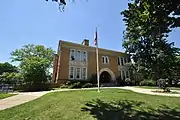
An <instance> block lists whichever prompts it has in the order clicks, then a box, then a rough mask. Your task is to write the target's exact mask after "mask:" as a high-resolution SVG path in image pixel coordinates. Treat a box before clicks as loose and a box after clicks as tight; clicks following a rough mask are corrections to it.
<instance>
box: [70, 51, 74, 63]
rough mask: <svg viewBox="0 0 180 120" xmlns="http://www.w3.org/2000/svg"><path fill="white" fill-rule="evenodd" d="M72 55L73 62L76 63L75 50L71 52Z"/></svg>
mask: <svg viewBox="0 0 180 120" xmlns="http://www.w3.org/2000/svg"><path fill="white" fill-rule="evenodd" d="M70 55H71V61H74V60H75V50H71V51H70Z"/></svg>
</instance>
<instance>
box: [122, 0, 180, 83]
mask: <svg viewBox="0 0 180 120" xmlns="http://www.w3.org/2000/svg"><path fill="white" fill-rule="evenodd" d="M164 3H166V1H165V0H161V2H159V1H158V0H154V1H152V0H134V1H132V2H131V3H129V4H128V9H127V10H124V11H123V12H122V15H123V16H124V19H123V20H124V21H125V23H126V30H125V31H124V42H123V46H124V48H125V49H126V52H127V53H129V54H131V55H132V57H133V59H134V61H135V62H136V64H138V66H142V68H144V70H145V71H146V73H148V75H150V76H151V77H153V78H154V79H155V80H156V79H158V78H160V77H167V76H169V75H171V74H170V68H171V65H172V64H173V62H174V61H175V58H176V54H177V53H178V52H179V50H178V49H176V48H174V46H173V44H174V43H169V42H168V41H167V37H168V33H169V32H170V31H171V29H172V28H173V27H179V26H180V24H179V17H178V15H180V14H179V13H178V12H177V11H178V10H179V5H180V2H175V1H174V0H173V1H172V2H170V3H171V5H172V4H173V8H171V5H169V4H168V5H165V4H164Z"/></svg>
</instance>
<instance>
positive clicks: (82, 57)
mask: <svg viewBox="0 0 180 120" xmlns="http://www.w3.org/2000/svg"><path fill="white" fill-rule="evenodd" d="M84 52H85V53H86V61H84ZM81 54H82V56H81V61H82V62H88V57H87V56H88V55H87V51H84V50H82V51H81Z"/></svg>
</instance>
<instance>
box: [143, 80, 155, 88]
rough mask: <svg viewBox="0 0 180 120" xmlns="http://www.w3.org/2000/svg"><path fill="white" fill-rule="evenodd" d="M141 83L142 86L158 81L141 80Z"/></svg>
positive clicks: (151, 84)
mask: <svg viewBox="0 0 180 120" xmlns="http://www.w3.org/2000/svg"><path fill="white" fill-rule="evenodd" d="M140 85H141V86H155V85H156V82H155V81H153V80H151V79H150V80H143V81H141V82H140Z"/></svg>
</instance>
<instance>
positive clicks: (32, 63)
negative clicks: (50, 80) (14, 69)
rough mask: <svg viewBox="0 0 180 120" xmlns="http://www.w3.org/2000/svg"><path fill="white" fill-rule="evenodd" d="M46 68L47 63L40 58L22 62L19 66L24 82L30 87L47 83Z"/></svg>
mask: <svg viewBox="0 0 180 120" xmlns="http://www.w3.org/2000/svg"><path fill="white" fill-rule="evenodd" d="M48 66H49V61H48V60H46V59H43V58H40V57H31V58H28V59H26V60H24V61H23V65H22V66H21V70H22V75H23V78H24V82H25V83H27V84H31V85H32V84H40V83H45V82H47V68H48Z"/></svg>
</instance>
